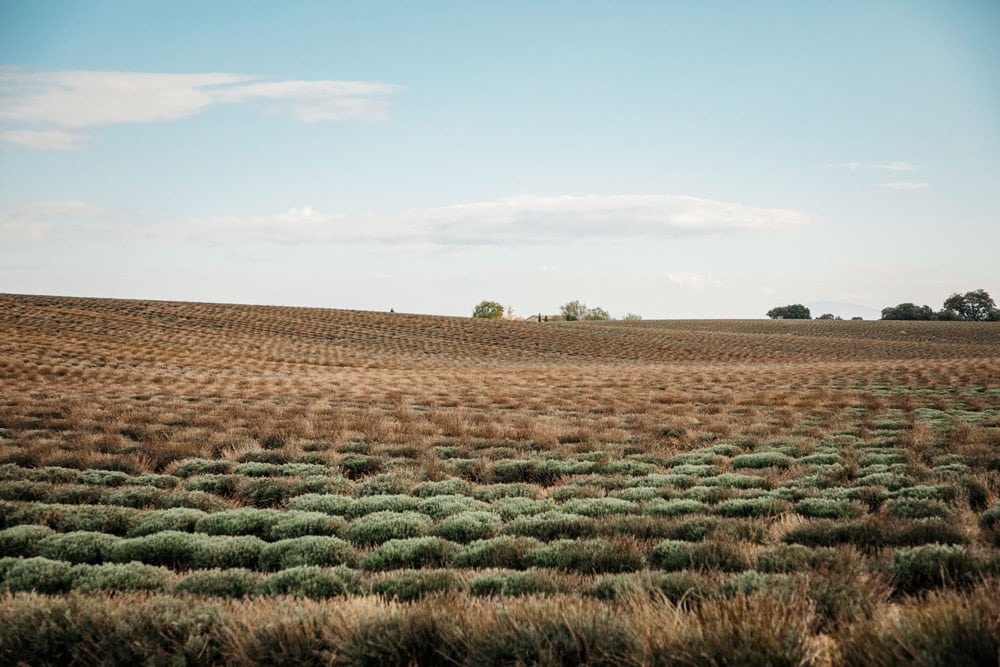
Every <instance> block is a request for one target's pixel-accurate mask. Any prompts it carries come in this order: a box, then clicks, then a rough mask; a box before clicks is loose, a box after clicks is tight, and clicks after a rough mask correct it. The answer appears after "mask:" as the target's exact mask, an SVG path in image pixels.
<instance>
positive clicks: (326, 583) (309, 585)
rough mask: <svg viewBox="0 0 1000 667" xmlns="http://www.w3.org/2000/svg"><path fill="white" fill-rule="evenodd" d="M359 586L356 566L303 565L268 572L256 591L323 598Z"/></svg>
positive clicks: (342, 593)
mask: <svg viewBox="0 0 1000 667" xmlns="http://www.w3.org/2000/svg"><path fill="white" fill-rule="evenodd" d="M360 588H361V587H360V576H359V574H358V572H357V571H356V570H352V569H350V568H346V567H332V568H326V567H316V566H314V565H303V566H301V567H292V568H289V569H287V570H282V571H281V572H278V573H276V574H272V575H271V576H270V577H268V578H266V579H264V580H263V581H262V582H260V583H259V584H258V585H257V593H260V594H262V595H293V596H295V597H306V598H317V599H323V598H332V597H338V596H343V595H353V594H356V593H358V592H360Z"/></svg>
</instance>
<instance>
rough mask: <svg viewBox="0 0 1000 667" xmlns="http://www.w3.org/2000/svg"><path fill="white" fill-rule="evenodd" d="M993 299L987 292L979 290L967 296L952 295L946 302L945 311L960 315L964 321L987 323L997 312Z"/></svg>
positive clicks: (966, 294) (968, 293)
mask: <svg viewBox="0 0 1000 667" xmlns="http://www.w3.org/2000/svg"><path fill="white" fill-rule="evenodd" d="M996 306H997V305H996V303H994V301H993V297H991V296H990V295H989V294H987V293H986V290H982V289H977V290H976V291H974V292H966V293H965V294H952V295H951V296H949V297H948V298H947V299H945V301H944V310H950V311H952V312H955V313H958V314H959V316H961V318H962V319H963V320H974V321H976V322H986V321H988V320H990V319H991V318H992V317H993V312H994V311H995V310H996Z"/></svg>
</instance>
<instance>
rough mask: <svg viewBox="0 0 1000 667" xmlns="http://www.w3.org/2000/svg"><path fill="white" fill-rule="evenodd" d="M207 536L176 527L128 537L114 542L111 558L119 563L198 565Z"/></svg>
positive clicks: (176, 566)
mask: <svg viewBox="0 0 1000 667" xmlns="http://www.w3.org/2000/svg"><path fill="white" fill-rule="evenodd" d="M206 539H207V538H206V537H205V536H204V535H192V534H191V533H181V532H178V531H173V530H169V531H163V532H160V533H153V534H152V535H146V536H144V537H132V538H127V539H123V540H120V541H119V542H117V543H116V544H114V545H113V546H112V548H111V553H110V556H111V558H110V560H113V561H115V562H117V563H128V562H131V561H134V560H137V561H140V562H142V563H147V564H149V565H163V566H164V567H169V568H171V569H174V570H185V569H189V568H192V567H196V566H197V564H198V561H199V557H198V552H199V550H200V549H201V548H202V546H203V545H204V543H205V541H206Z"/></svg>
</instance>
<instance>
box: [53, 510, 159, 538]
mask: <svg viewBox="0 0 1000 667" xmlns="http://www.w3.org/2000/svg"><path fill="white" fill-rule="evenodd" d="M138 515H139V510H135V509H132V508H131V507H115V506H114V505H99V506H91V507H70V508H67V509H66V511H65V512H63V513H62V514H61V515H60V516H59V518H58V520H57V521H56V525H55V526H54V527H55V528H56V530H58V531H60V532H64V533H66V532H70V531H74V530H92V531H95V532H98V533H110V534H112V535H125V534H126V533H127V532H128V527H129V526H130V525H132V522H133V520H134V519H135V517H136V516H138Z"/></svg>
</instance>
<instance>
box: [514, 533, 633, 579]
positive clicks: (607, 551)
mask: <svg viewBox="0 0 1000 667" xmlns="http://www.w3.org/2000/svg"><path fill="white" fill-rule="evenodd" d="M533 559H534V564H535V565H536V566H539V567H552V568H556V569H560V570H575V571H577V572H581V573H583V574H594V573H600V572H634V571H636V570H641V569H642V564H643V563H642V555H641V553H640V552H639V550H638V549H637V548H636V546H635V545H634V544H632V543H630V542H608V541H606V540H602V539H590V540H558V541H556V542H552V543H550V544H548V545H546V546H544V547H542V548H540V549H538V550H537V551H535V553H534V555H533Z"/></svg>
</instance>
